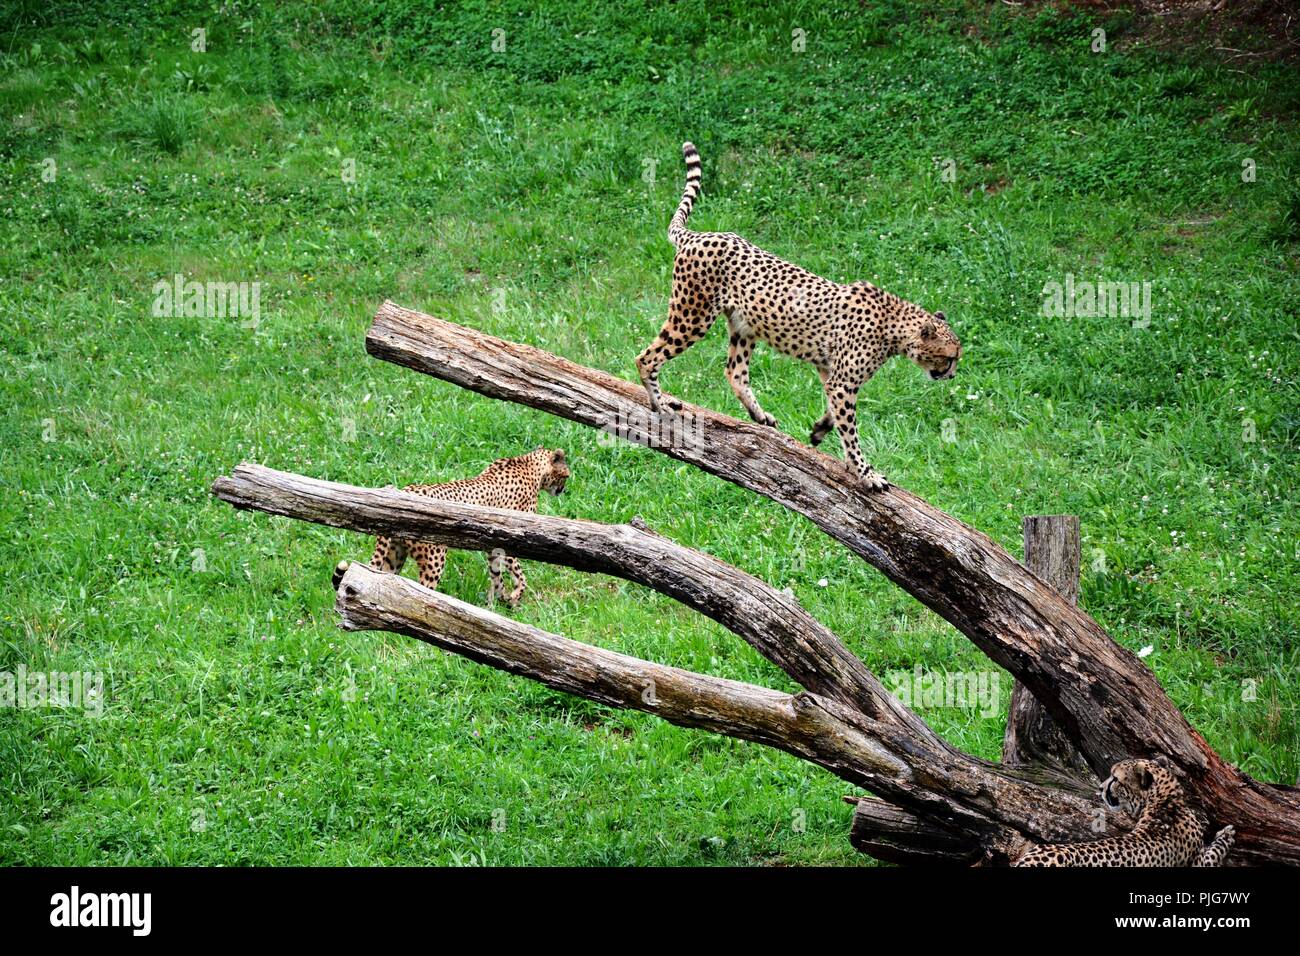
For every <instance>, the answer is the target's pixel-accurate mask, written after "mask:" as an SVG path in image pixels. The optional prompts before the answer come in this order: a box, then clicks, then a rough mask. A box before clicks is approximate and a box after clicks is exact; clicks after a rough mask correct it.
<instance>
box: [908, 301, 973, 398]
mask: <svg viewBox="0 0 1300 956" xmlns="http://www.w3.org/2000/svg"><path fill="white" fill-rule="evenodd" d="M904 352H905V354H906V355H907V357H908V358H910V359H911V360H912V361H913V362H915V363H916V364H917V365H919V366H920V367H921V370H922V371H924V372H925V374H927V375H929V376H930V378H932V379H934V380H935V381H939V380H940V379H945V378H952V377H953V376H954V375H956V374H957V362H958V361H959V360H960V359H961V342H959V341H958V340H957V336H956V334H954V332H953V330H952V329H951V327H949V325H948V321H947V319H945V318H944V315H943V313H942V312H935V313H934V314H933V315H931V314H930V313H928V312H926V313H922V315H921V318H920V321H918V322H917V325H916V332H915V334H914V335H913V336H912V338H911V339H910V340H909V341H908V342H907V343H906V345H905V346H904Z"/></svg>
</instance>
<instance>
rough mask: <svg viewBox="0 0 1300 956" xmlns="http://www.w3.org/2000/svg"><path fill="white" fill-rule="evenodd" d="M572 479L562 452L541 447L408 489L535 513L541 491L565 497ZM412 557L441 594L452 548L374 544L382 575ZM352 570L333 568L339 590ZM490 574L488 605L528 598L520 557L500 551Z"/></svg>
mask: <svg viewBox="0 0 1300 956" xmlns="http://www.w3.org/2000/svg"><path fill="white" fill-rule="evenodd" d="M568 477H569V466H568V464H567V462H566V461H565V458H564V452H563V450H560V449H556V450H554V451H552V450H550V449H546V448H538V449H535V450H534V451H531V452H529V453H528V454H526V455H519V456H518V457H516V458H498V459H497V460H496V461H494V462H492V464H490V465H488V467H487V468H486V469H485V470H484V471H483V473H482V474H480V475H477V476H476V477H474V478H462V479H460V480H459V481H448V482H446V483H444V484H441V485H407V486H406V487H405V488H404V489H403V490H404V491H412V492H415V493H416V494H417V495H426V496H427V497H429V498H435V499H437V500H439V501H457V502H460V503H462V504H467V505H483V506H485V507H488V508H509V509H510V510H512V511H536V510H537V499H538V496H539V494H540V492H542V491H548V492H550V493H551V494H553V495H558V494H560V493H561V492H562V491H563V490H564V482H565V481H566V480H567V479H568ZM408 556H409V557H412V558H414V559H415V563H416V565H417V566H418V567H419V571H420V583H421V584H423V585H424V586H425V587H426V588H430V589H433V590H436V589H437V587H438V582H439V581H440V580H441V579H442V571H443V568H444V567H445V566H446V563H447V548H446V546H444V545H440V544H430V543H428V542H425V541H409V540H407V539H405V538H390V537H384V536H380V537H379V538H377V539H376V540H375V553H374V555H373V556H372V557H371V559H370V566H371V567H372V568H374V569H375V570H377V571H391V572H392V573H394V574H396V573H398V572H400V571H401V570H402V566H403V565H405V564H406V559H407V557H408ZM348 566H349V564H348V562H347V561H340V562H339V564H338V566H337V567H336V568H335V569H334V575H333V582H334V589H335V590H336V591H337V590H338V586H339V583H340V582H341V581H342V580H343V575H344V574H346V573H347V570H348ZM503 571H509V572H510V576H511V578H512V579H513V580H514V587H513V588H511V589H510V590H509V591H507V590H506V588H505V579H504V575H503V573H502V572H503ZM488 573H489V574H490V575H491V578H492V587H491V589H490V590H489V591H488V605H489V606H490V605H492V604H493V603H495V601H496V599H497V598H498V597H501V598H504V599H505V601H506V603H507V604H509V605H510V606H511V607H514V606H515V605H517V604H518V603H519V599H520V598H521V597H523V593H524V586H525V581H524V569H523V568H522V567H521V566H520V564H519V559H518V558H514V557H511V556H509V555H507V554H506V553H505V552H504V551H502V550H501V549H500V548H497V549H496V550H494V551H492V553H491V554H490V555H489V557H488Z"/></svg>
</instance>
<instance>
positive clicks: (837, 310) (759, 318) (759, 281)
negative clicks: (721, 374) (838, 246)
mask: <svg viewBox="0 0 1300 956" xmlns="http://www.w3.org/2000/svg"><path fill="white" fill-rule="evenodd" d="M682 154H683V156H684V157H685V158H686V191H685V193H684V194H683V195H682V201H681V204H680V205H679V206H678V207H677V212H676V213H674V215H673V218H672V222H671V224H670V225H669V226H668V239H669V241H671V242H672V244H673V245H674V246H676V247H677V254H676V258H675V260H674V262H673V287H672V294H671V296H670V299H669V303H668V319H667V321H666V322H665V323H664V326H663V329H662V330H661V331H660V332H659V335H658V337H656V338H655V340H654V341H653V342H651V343H650V345H649V346H648V347H647V348H646V350H645V351H644V352H642V353H641V355H640V356H639V357H638V358H637V360H636V364H637V371H638V372H639V373H640V376H641V382H642V384H643V385H644V386H645V390H646V394H647V396H648V398H649V404H650V408H651V410H652V411H656V412H657V411H659V407H660V403H661V399H662V397H663V396H662V395H661V393H660V390H659V371H660V369H661V368H662V367H663V365H664V363H665V362H667V361H668V360H669V359H672V358H676V357H677V356H678V355H680V354H681V353H682V352H684V351H686V349H687V348H689V347H690V346H691V345H693V344H694V343H695V342H697V341H699V340H700V339H701V338H703V337H704V334H705V333H706V332H708V330H709V328H710V327H711V326H712V325H713V323H714V321H715V320H716V319H717V317H718V316H719V315H725V316H726V317H727V326H728V329H729V331H730V333H731V340H730V341H731V344H730V348H729V351H728V353H727V378H728V380H729V381H730V382H731V388H732V390H733V391H734V392H735V393H736V397H737V398H738V399H740V402H741V404H743V405H744V406H745V410H746V411H747V412H749V415H750V417H751V418H753V419H754V421H756V422H758V423H759V424H760V425H771V426H773V427H775V426H776V424H777V421H776V419H775V418H773V417H772V416H771V415H769V414H768V413H767V412H765V411H764V410H763V409H762V407H761V406H760V405H759V404H758V400H757V399H756V398H755V397H754V393H753V391H752V390H751V389H750V386H749V358H750V355H751V354H752V353H753V351H754V346H755V344H756V343H757V342H758V341H760V340H761V341H764V342H767V343H768V344H769V345H771V346H772V347H773V348H775V349H777V351H780V352H784V353H785V354H786V355H790V356H793V357H794V358H797V359H802V360H804V361H805V362H810V363H811V364H812V365H813V366H814V367H815V368H816V369H817V374H818V375H819V376H820V377H821V381H822V388H823V390H824V391H825V393H826V405H827V411H826V414H825V415H823V416H822V417H821V418H820V419H819V420H818V421H817V423H816V424H815V425H813V429H812V434H811V436H810V439H809V440H810V442H811V443H812V444H813V445H818V444H820V443H821V441H822V439H823V438H825V437H826V435H827V434H828V433H829V432H830V430H831V429H832V428H834V429H835V430H836V432H837V433H838V434H839V436H840V442H841V444H842V445H843V446H844V456H845V459H846V461H847V462H848V464H849V465H850V466H851V467H852V469H853V470H854V471H856V472H857V474H858V475H860V476H862V478H863V480H864V481H865V482H866V483H867V486H868V487H869V488H871V489H881V488H884V487H886V485H887V482H886V481H885V479H884V476H882V475H880V474H879V473H878V472H876V471H875V469H873V468H872V467H871V465H870V464H869V463H868V462H867V461H866V459H865V458H863V456H862V449H861V447H860V445H859V441H858V425H857V395H858V389H859V388H861V387H862V385H863V384H864V383H866V382H867V380H868V379H870V378H871V376H873V375H874V374H875V373H876V371H877V370H878V369H879V368H880V367H881V366H882V365H883V364H884V363H885V362H886V361H888V360H889V359H890V358H892V357H893V356H895V355H905V356H907V357H908V358H909V359H911V360H912V361H913V362H915V363H916V364H917V365H919V366H920V367H921V369H922V370H924V371H925V372H926V373H927V374H928V375H929V376H930V378H932V379H948V378H952V377H953V375H954V374H956V371H957V362H958V361H959V360H960V359H961V355H962V349H961V343H960V342H959V341H958V340H957V336H956V335H954V334H953V331H952V329H951V328H949V326H948V323H947V321H946V320H945V318H944V314H943V313H942V312H933V313H931V312H927V311H926V310H925V309H923V308H921V307H920V306H918V305H913V304H912V303H910V302H905V301H904V300H902V299H900V298H899V297H898V296H896V295H893V294H891V293H889V292H886V291H884V290H883V289H878V288H876V287H875V286H873V285H871V284H870V283H868V282H854V283H851V284H849V285H841V284H840V283H837V282H831V281H830V280H828V279H823V278H821V277H820V276H817V275H814V274H813V273H811V272H809V271H808V270H806V269H802V268H800V267H799V266H796V265H794V264H792V263H789V262H786V261H784V260H782V259H778V258H777V257H776V256H774V255H771V254H770V253H767V252H764V251H763V250H762V249H759V248H758V247H757V246H755V245H753V244H752V243H750V242H747V241H746V240H744V239H742V238H741V237H740V236H737V235H734V234H732V233H719V232H692V231H690V230H689V229H687V228H686V221H687V219H688V218H689V217H690V214H691V208H692V207H693V205H694V203H695V200H696V198H697V197H698V196H699V192H700V157H699V153H697V152H696V150H695V147H694V146H692V145H691V144H690V143H683V144H682ZM667 404H668V406H669V407H670V408H673V409H680V408H681V403H680V402H679V401H676V400H668V401H667Z"/></svg>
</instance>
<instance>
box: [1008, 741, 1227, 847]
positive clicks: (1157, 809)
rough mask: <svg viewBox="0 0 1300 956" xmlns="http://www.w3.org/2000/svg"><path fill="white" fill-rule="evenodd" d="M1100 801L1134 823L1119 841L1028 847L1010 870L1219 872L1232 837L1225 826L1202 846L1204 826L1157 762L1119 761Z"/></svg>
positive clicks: (1168, 771) (1162, 763)
mask: <svg viewBox="0 0 1300 956" xmlns="http://www.w3.org/2000/svg"><path fill="white" fill-rule="evenodd" d="M1101 794H1102V798H1103V799H1104V800H1105V801H1106V802H1107V803H1108V804H1109V805H1110V806H1112V807H1118V806H1123V807H1125V808H1126V809H1127V810H1128V811H1129V812H1130V813H1131V814H1133V815H1135V816H1136V817H1137V821H1138V822H1137V826H1135V827H1134V828H1133V829H1132V830H1131V831H1130V832H1128V833H1126V834H1124V835H1123V836H1117V837H1108V838H1107V839H1105V840H1094V841H1092V842H1090V843H1064V844H1047V845H1043V846H1034V847H1031V848H1029V849H1028V850H1026V851H1025V852H1024V853H1023V854H1022V855H1021V856H1020V858H1019V859H1017V860H1016V861H1015V862H1014V863H1013V864H1012V865H1013V866H1220V865H1222V863H1223V861H1224V859H1225V858H1226V857H1227V855H1228V851H1229V850H1230V849H1231V848H1232V842H1233V839H1234V837H1235V835H1236V832H1235V831H1234V830H1233V828H1232V827H1230V826H1227V827H1224V828H1223V829H1222V830H1220V831H1219V832H1218V833H1216V834H1215V836H1214V839H1213V840H1211V841H1210V843H1209V845H1208V846H1205V845H1203V840H1204V838H1205V831H1206V828H1207V826H1208V822H1207V821H1206V819H1205V815H1204V814H1202V813H1201V812H1200V810H1198V809H1196V808H1195V807H1193V806H1192V805H1191V804H1190V803H1189V802H1188V800H1187V797H1186V795H1185V794H1184V793H1183V788H1182V785H1181V784H1180V783H1179V782H1178V778H1177V777H1175V776H1174V774H1173V771H1172V770H1171V769H1170V767H1169V764H1168V762H1167V761H1166V760H1164V759H1163V758H1157V759H1155V760H1122V761H1120V762H1119V763H1117V764H1115V766H1113V767H1112V768H1111V775H1110V777H1108V778H1107V779H1106V781H1105V782H1104V783H1103V784H1102V785H1101Z"/></svg>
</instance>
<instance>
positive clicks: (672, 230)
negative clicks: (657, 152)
mask: <svg viewBox="0 0 1300 956" xmlns="http://www.w3.org/2000/svg"><path fill="white" fill-rule="evenodd" d="M682 157H683V158H684V159H685V160H686V191H685V192H683V193H682V202H681V205H679V206H678V207H677V211H676V212H675V213H673V221H672V222H670V223H669V224H668V241H669V242H671V243H672V244H673V245H674V246H679V245H681V243H682V239H684V238H685V237H686V232H687V230H686V220H687V219H689V218H690V216H691V207H692V206H694V205H695V200H696V199H698V198H699V195H700V154H699V153H698V152H697V151H696V149H695V144H694V143H682Z"/></svg>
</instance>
